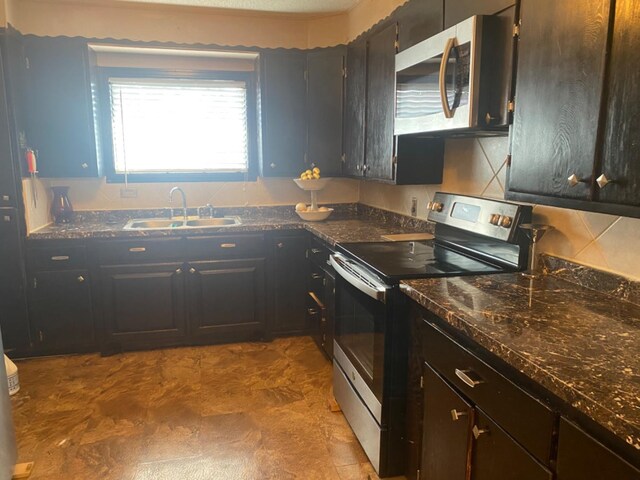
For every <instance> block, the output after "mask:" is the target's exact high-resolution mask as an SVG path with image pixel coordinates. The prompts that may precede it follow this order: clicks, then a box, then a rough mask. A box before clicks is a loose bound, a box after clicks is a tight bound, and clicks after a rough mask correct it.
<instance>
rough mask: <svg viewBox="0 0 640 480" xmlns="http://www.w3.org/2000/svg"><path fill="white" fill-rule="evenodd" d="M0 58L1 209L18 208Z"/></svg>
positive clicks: (5, 94) (1, 58) (12, 146)
mask: <svg viewBox="0 0 640 480" xmlns="http://www.w3.org/2000/svg"><path fill="white" fill-rule="evenodd" d="M3 59H4V55H2V57H0V208H3V207H17V206H18V189H17V188H16V183H17V182H16V180H17V177H16V175H15V173H16V172H15V170H14V155H13V153H14V152H13V149H14V145H13V144H12V143H13V142H12V139H11V122H10V119H9V105H8V98H7V90H6V88H5V81H4V78H5V75H4V68H3V65H2V61H3Z"/></svg>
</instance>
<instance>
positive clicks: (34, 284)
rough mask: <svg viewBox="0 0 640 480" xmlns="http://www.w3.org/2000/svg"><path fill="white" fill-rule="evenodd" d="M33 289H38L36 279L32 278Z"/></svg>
mask: <svg viewBox="0 0 640 480" xmlns="http://www.w3.org/2000/svg"><path fill="white" fill-rule="evenodd" d="M33 288H38V279H37V278H36V277H33Z"/></svg>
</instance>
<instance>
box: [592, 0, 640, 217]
mask: <svg viewBox="0 0 640 480" xmlns="http://www.w3.org/2000/svg"><path fill="white" fill-rule="evenodd" d="M615 5H616V10H615V20H614V29H613V38H612V44H611V60H610V64H609V82H608V91H607V94H606V99H607V103H606V105H607V108H606V117H605V125H604V137H603V141H604V145H603V151H602V157H601V158H602V160H601V165H600V168H599V169H598V174H599V175H604V176H605V177H606V178H607V179H608V180H609V181H610V183H609V184H608V185H607V184H605V183H604V182H605V180H604V178H601V180H600V183H602V185H603V187H600V185H598V189H597V192H598V200H600V201H601V202H606V203H611V204H620V205H630V206H636V207H637V206H639V205H640V141H639V140H638V137H639V135H640V115H639V114H638V108H639V107H638V105H640V68H639V67H638V65H640V29H639V28H638V19H639V18H640V3H639V2H637V1H633V0H617V1H616V2H615ZM636 211H637V209H636ZM636 216H640V212H637V213H636Z"/></svg>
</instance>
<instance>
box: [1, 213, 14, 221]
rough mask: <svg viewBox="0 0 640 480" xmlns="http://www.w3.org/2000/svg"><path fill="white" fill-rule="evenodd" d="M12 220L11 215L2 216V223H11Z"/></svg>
mask: <svg viewBox="0 0 640 480" xmlns="http://www.w3.org/2000/svg"><path fill="white" fill-rule="evenodd" d="M11 220H12V218H11V215H3V216H2V221H3V222H10V221H11Z"/></svg>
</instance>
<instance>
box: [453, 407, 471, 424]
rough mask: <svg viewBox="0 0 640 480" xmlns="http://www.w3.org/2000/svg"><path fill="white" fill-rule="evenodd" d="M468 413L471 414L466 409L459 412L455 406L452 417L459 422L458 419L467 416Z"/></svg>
mask: <svg viewBox="0 0 640 480" xmlns="http://www.w3.org/2000/svg"><path fill="white" fill-rule="evenodd" d="M468 415H469V413H467V412H464V411H463V412H459V411H458V410H456V409H455V408H454V409H453V410H451V418H452V419H453V421H454V422H457V421H458V420H460V417H466V416H468Z"/></svg>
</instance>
